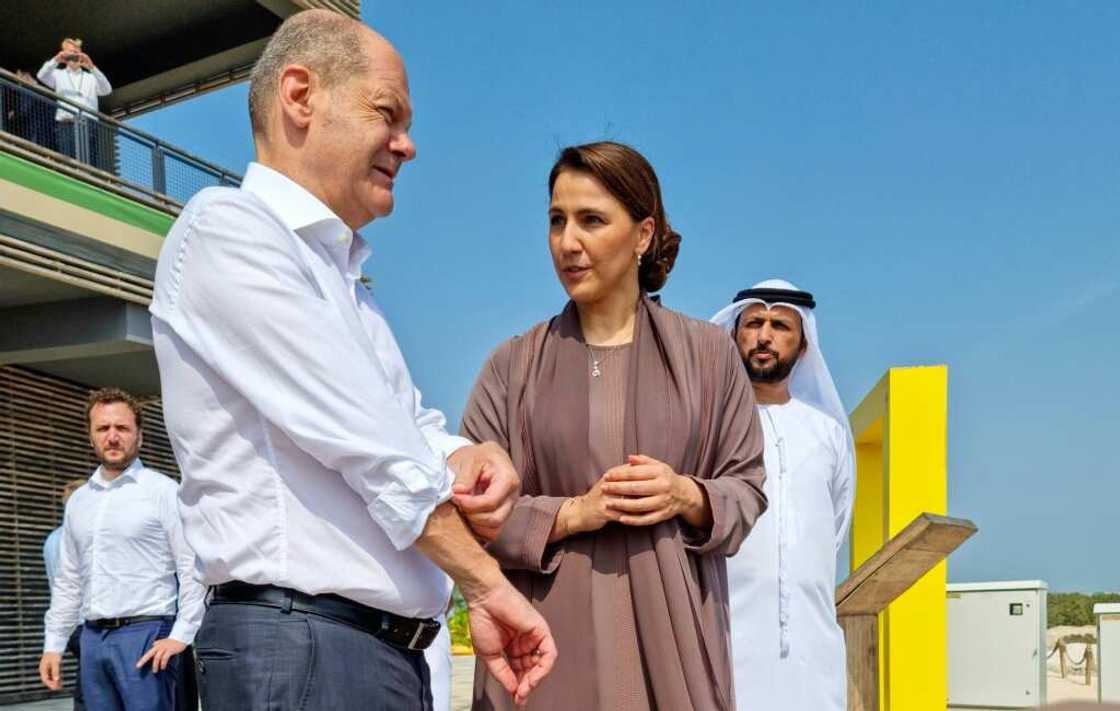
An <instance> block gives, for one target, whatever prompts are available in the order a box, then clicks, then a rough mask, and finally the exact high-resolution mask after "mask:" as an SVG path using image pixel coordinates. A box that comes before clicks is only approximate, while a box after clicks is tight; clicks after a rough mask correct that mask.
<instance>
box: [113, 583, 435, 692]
mask: <svg viewBox="0 0 1120 711" xmlns="http://www.w3.org/2000/svg"><path fill="white" fill-rule="evenodd" d="M194 644H195V655H196V656H197V659H198V691H199V695H200V696H201V697H202V709H203V711H432V692H431V683H430V679H429V672H428V663H427V662H426V661H424V653H423V652H410V651H407V650H402V649H398V648H396V647H392V646H390V645H388V644H386V643H385V642H382V641H381V640H379V639H377V638H375V637H374V636H373V635H370V634H368V633H366V632H363V631H361V630H356V629H354V628H352V627H347V626H346V625H343V624H338V623H336V622H332V621H330V620H327V619H324V618H322V617H318V616H315V615H308V614H304V613H302V612H299V611H296V610H292V611H290V612H284V611H282V610H278V609H274V608H270V607H262V606H258V605H250V604H230V603H215V604H211V605H210V607H209V608H208V609H207V610H206V615H205V617H203V618H202V627H201V628H200V629H199V630H198V636H197V637H196V638H195V642H194ZM91 708H97V707H96V706H93V707H91Z"/></svg>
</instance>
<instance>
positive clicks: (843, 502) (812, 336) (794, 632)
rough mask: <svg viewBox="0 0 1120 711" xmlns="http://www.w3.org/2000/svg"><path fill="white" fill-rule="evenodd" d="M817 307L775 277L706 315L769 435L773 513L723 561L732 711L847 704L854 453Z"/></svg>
mask: <svg viewBox="0 0 1120 711" xmlns="http://www.w3.org/2000/svg"><path fill="white" fill-rule="evenodd" d="M815 306H816V303H815V302H814V301H813V297H812V295H811V294H809V293H807V292H803V291H801V290H799V289H798V288H797V287H795V286H794V285H793V284H790V283H789V282H787V281H782V280H779V279H771V280H767V281H764V282H761V283H759V284H756V285H755V286H753V287H751V288H750V289H746V290H744V291H741V292H739V294H738V295H736V297H735V299H734V302H733V303H732V304H731V305H730V306H728V307H727V308H725V309H723V310H722V311H720V312H719V313H718V314H716V315H715V316H714V317H712V322H713V323H716V324H718V325H720V326H722V327H723V328H725V329H727V331H728V332H729V333H730V334H732V337H733V338H734V339H735V341H736V343H737V344H738V346H739V353H740V355H742V358H743V364H744V366H746V368H747V372H748V374H749V375H750V378H751V383H752V385H753V386H754V392H755V398H756V399H757V400H758V409H759V412H760V414H761V415H762V431H763V433H764V436H765V440H766V453H765V461H766V485H765V491H766V496H767V498H768V499H769V501H770V510H769V511H767V512H766V514H764V515H763V516H762V518H761V519H760V520H759V521H758V523H757V524H755V528H754V530H753V531H751V535H750V538H748V539H747V541H746V543H745V544H744V545H743V547H742V549H741V550H740V551H739V553H738V554H737V555H736V556H734V557H732V558H728V559H727V584H728V588H729V593H730V595H729V599H730V606H731V646H732V654H733V662H734V665H735V688H736V697H737V699H738V703H737V706H738V708H739V710H740V711H747V710H750V711H769V710H770V709H782V711H844V709H845V708H846V707H847V678H846V672H845V667H846V665H845V652H844V635H843V633H842V632H841V630H840V626H839V625H838V624H837V622H836V602H835V587H836V555H837V552H838V551H839V549H840V546H841V544H842V543H843V541H844V537H845V536H846V535H847V531H848V524H849V522H850V521H851V512H852V500H853V497H854V495H855V456H854V450H853V447H852V435H851V429H850V427H849V426H848V418H847V414H846V413H845V411H844V406H843V404H842V403H841V402H840V396H839V394H838V393H837V392H836V386H835V385H834V384H833V382H832V376H831V375H830V374H829V372H828V366H827V365H825V361H824V356H823V355H822V354H821V349H820V341H819V340H818V338H817V325H816V320H815V318H814V316H813V308H814V307H815Z"/></svg>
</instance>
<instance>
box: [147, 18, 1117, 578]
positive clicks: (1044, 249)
mask: <svg viewBox="0 0 1120 711" xmlns="http://www.w3.org/2000/svg"><path fill="white" fill-rule="evenodd" d="M364 5H365V6H366V7H365V19H366V20H367V22H369V23H370V24H371V25H373V26H374V27H375V28H376V29H378V30H379V31H381V32H382V33H383V34H385V35H386V36H387V37H388V38H389V39H390V40H391V41H392V42H394V43H395V44H396V45H397V47H398V48H399V49H400V50H401V52H402V54H403V55H404V57H405V61H406V63H407V65H408V68H409V73H410V79H411V83H412V98H413V103H414V105H415V109H416V123H415V131H414V137H415V138H416V140H417V142H418V144H419V151H420V152H419V159H418V160H417V161H416V162H415V163H413V164H411V165H408V166H406V168H405V169H404V171H403V173H402V175H401V178H400V179H399V181H398V184H397V205H398V207H397V211H396V213H395V214H394V215H393V216H392V217H390V218H388V219H386V220H384V221H379V222H376V223H374V224H373V225H372V226H370V227H368V228H366V229H365V230H364V232H363V234H364V235H365V236H366V237H367V238H368V239H370V240H371V241H372V243H373V245H374V249H375V252H374V257H373V259H372V260H371V262H370V264H369V267H368V271H369V274H370V276H371V277H372V279H373V280H374V283H375V289H376V295H377V297H378V299H379V300H380V301H381V303H382V304H383V306H384V307H385V308H386V310H387V311H388V312H389V313H390V316H391V317H392V318H393V320H394V326H395V330H396V332H397V335H398V338H399V339H400V341H401V343H402V346H403V348H404V350H405V353H406V355H407V356H408V359H409V362H410V364H411V367H412V370H413V375H414V377H415V379H416V381H417V382H418V383H419V385H420V387H421V389H422V390H423V391H424V392H425V394H426V399H427V401H428V402H429V403H430V404H435V405H436V406H438V407H440V408H442V409H443V410H444V411H445V412H447V414H448V417H449V419H450V420H451V421H452V422H453V423H455V422H456V421H457V419H458V416H459V413H460V411H461V408H462V406H463V403H464V401H465V399H466V397H467V394H468V391H469V389H470V386H471V383H472V382H473V380H474V377H475V375H476V373H477V370H478V368H479V366H480V365H481V364H482V362H483V360H484V358H485V357H486V355H487V353H488V352H489V351H490V349H491V348H493V347H494V346H495V345H496V344H497V343H498V342H499V341H501V340H502V339H504V338H506V337H508V336H511V335H513V334H515V333H518V332H520V331H521V330H523V329H525V328H526V327H528V326H529V325H531V324H532V323H534V322H536V321H538V320H541V319H543V318H545V317H547V316H549V315H551V314H552V313H554V312H556V311H557V310H559V309H560V308H561V307H562V305H563V302H564V295H563V292H562V290H561V288H560V286H559V285H558V284H557V282H556V280H555V277H554V275H553V272H552V269H551V265H550V262H549V259H548V255H547V247H546V234H547V219H546V209H547V194H546V177H547V173H548V169H549V167H550V165H551V161H552V159H553V158H554V157H555V155H556V153H557V150H558V149H559V148H560V147H561V146H564V145H567V144H571V143H577V142H584V141H589V140H595V139H602V138H610V139H615V140H621V141H626V142H629V143H632V144H633V145H635V146H636V147H638V148H639V149H640V150H642V151H643V152H644V153H645V154H646V155H647V156H648V157H649V158H650V160H651V161H652V163H653V164H654V166H655V168H656V169H657V170H658V173H659V175H660V177H661V180H662V185H663V187H664V192H665V200H666V204H667V206H668V209H669V215H670V219H671V220H672V222H673V225H674V227H675V228H676V229H677V230H678V231H679V232H680V233H681V234H682V235H683V238H684V241H683V244H682V249H681V256H680V258H679V260H678V262H677V268H676V270H675V271H674V272H673V276H672V279H671V281H670V283H669V286H668V287H667V289H666V290H665V291H664V298H665V301H666V303H667V304H668V305H669V306H671V307H673V308H676V309H678V310H681V311H683V312H685V313H688V314H691V315H694V316H698V317H707V316H708V315H710V314H711V313H712V312H714V311H715V310H716V309H717V308H718V307H720V306H722V305H723V304H724V303H725V302H726V301H727V300H728V299H729V298H730V296H731V295H732V294H734V292H735V291H736V290H738V289H739V288H741V287H743V286H746V285H749V284H750V283H753V282H755V281H758V280H761V279H764V278H768V277H785V278H789V279H791V280H792V281H794V282H796V283H798V284H799V285H801V286H802V287H803V288H805V289H808V290H811V291H812V292H813V293H814V294H816V295H817V299H818V302H819V304H820V306H819V308H818V319H819V322H820V325H821V331H822V340H823V342H824V348H825V352H826V356H827V357H828V359H829V362H830V365H831V366H832V370H833V373H834V375H835V377H836V379H837V381H838V386H839V389H840V392H841V395H842V396H843V397H844V399H845V402H846V403H847V405H848V406H849V408H851V407H854V406H855V404H857V403H858V401H859V400H860V399H861V398H862V396H863V395H864V394H865V393H866V392H867V391H868V389H870V388H871V386H872V385H874V383H875V382H876V381H877V380H878V379H879V378H880V376H881V375H882V374H883V372H884V371H885V370H886V369H887V368H888V367H890V366H903V365H919V364H938V363H944V364H947V365H948V366H949V373H950V421H949V427H950V450H949V471H950V475H949V476H950V480H949V492H950V493H949V510H950V513H951V514H953V515H957V516H964V517H967V518H971V519H973V520H974V521H976V522H977V524H978V525H979V527H980V533H979V534H978V536H977V537H976V538H974V539H973V540H971V541H970V542H968V543H967V544H965V546H964V547H963V548H962V549H961V550H960V551H958V553H957V554H956V555H955V556H954V558H953V559H952V561H951V563H950V579H951V580H954V581H973V580H997V579H1019V578H1041V579H1044V580H1047V581H1048V582H1049V583H1050V586H1051V589H1052V590H1085V591H1092V590H1117V589H1120V573H1118V571H1120V548H1118V547H1117V545H1116V541H1117V539H1118V538H1120V464H1118V463H1117V450H1118V443H1120V405H1118V403H1120V378H1118V377H1117V374H1116V368H1117V363H1118V361H1120V328H1118V326H1120V317H1118V315H1117V314H1118V313H1120V133H1118V129H1120V45H1118V43H1117V37H1118V36H1120V3H1114V2H1106V1H1104V0H1100V1H1098V2H1059V1H1058V0H1052V1H1050V2H1036V3H1022V2H992V3H975V2H956V3H888V2H879V3H799V2H782V3H769V4H766V5H762V4H759V3H744V2H724V3H694V4H682V3H679V2H661V1H658V2H650V1H645V2H610V3H604V2H565V3H559V2H548V3H543V2H531V3H526V2H514V1H512V0H511V1H509V2H495V3H486V2H482V3H443V2H418V1H414V2H407V3H374V2H369V1H368V0H367V1H366V2H365V3H364ZM686 6H694V7H695V8H696V9H689V10H685V9H684V8H685V7H686ZM700 8H703V9H700ZM245 96H246V88H245V87H244V86H238V87H234V88H231V89H228V90H225V91H222V92H218V93H215V94H211V95H208V96H206V97H202V98H199V99H196V100H193V101H191V102H187V103H184V104H182V105H180V106H177V107H172V108H169V109H166V110H163V111H161V112H159V113H156V114H153V115H150V116H146V117H142V118H141V119H138V120H137V123H138V124H140V125H142V126H143V127H145V128H147V129H149V130H151V131H153V132H156V133H158V134H159V135H162V136H164V137H166V138H167V139H168V140H170V141H172V142H174V143H177V144H180V145H182V146H184V147H186V148H189V149H191V150H192V151H195V152H197V153H199V154H201V155H203V156H206V157H207V158H210V159H211V160H214V161H216V162H219V163H222V164H224V165H226V166H229V167H231V168H235V169H237V170H239V171H240V170H243V167H244V165H245V163H246V161H248V160H249V159H250V157H251V152H250V150H251V145H250V141H249V128H248V120H247V117H246V112H245V108H244V106H245Z"/></svg>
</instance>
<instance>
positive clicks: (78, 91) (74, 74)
mask: <svg viewBox="0 0 1120 711" xmlns="http://www.w3.org/2000/svg"><path fill="white" fill-rule="evenodd" d="M36 76H37V77H38V79H39V81H41V82H43V84H45V85H47V86H48V87H50V88H51V89H53V90H54V92H55V93H56V94H58V95H59V96H61V97H62V98H64V99H69V100H70V101H73V102H74V103H76V104H79V105H81V106H84V107H86V108H87V109H89V110H90V111H97V107H98V100H97V97H99V96H108V95H109V94H111V93H113V87H112V86H110V84H109V80H108V79H107V78H106V77H105V75H104V74H102V73H101V70H100V69H98V68H97V67H94V68H93V69H92V70H90V71H88V72H87V71H85V70H84V69H78V70H72V69H68V68H66V67H62V68H60V67H59V66H58V64H57V63H56V62H55V60H54V57H51V58H50V59H48V60H47V61H45V62H43V66H41V67H39V73H38V74H37V75H36ZM77 118H78V117H77V109H75V108H74V107H72V106H68V105H66V104H59V106H58V111H56V112H55V114H54V120H55V121H73V120H75V119H77Z"/></svg>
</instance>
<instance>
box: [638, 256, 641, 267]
mask: <svg viewBox="0 0 1120 711" xmlns="http://www.w3.org/2000/svg"><path fill="white" fill-rule="evenodd" d="M638 266H639V267H640V266H642V255H640V254H639V255H638Z"/></svg>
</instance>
